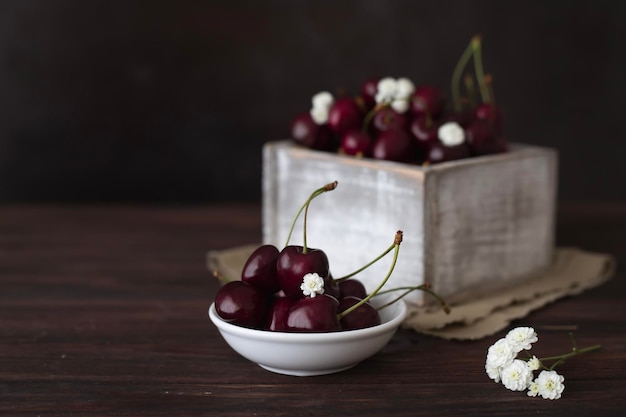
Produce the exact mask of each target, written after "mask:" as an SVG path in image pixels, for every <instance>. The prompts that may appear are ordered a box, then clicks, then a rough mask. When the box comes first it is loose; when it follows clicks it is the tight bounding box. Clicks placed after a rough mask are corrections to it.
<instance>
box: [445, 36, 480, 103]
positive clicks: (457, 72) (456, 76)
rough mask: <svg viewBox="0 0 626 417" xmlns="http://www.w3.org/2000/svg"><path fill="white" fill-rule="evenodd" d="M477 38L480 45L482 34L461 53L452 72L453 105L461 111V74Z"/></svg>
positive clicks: (472, 52) (472, 51) (474, 38)
mask: <svg viewBox="0 0 626 417" xmlns="http://www.w3.org/2000/svg"><path fill="white" fill-rule="evenodd" d="M476 39H478V44H479V45H480V36H478V35H476V36H474V37H473V38H472V40H471V42H470V43H469V44H468V45H467V47H466V48H465V50H464V51H463V54H461V57H460V58H459V61H458V62H457V63H456V66H455V67H454V71H453V72H452V83H451V85H450V91H451V93H452V105H453V106H454V110H456V111H457V112H459V111H461V75H462V74H463V69H464V68H465V67H466V66H467V63H468V62H469V60H470V58H471V57H472V55H473V54H474V44H475V41H476Z"/></svg>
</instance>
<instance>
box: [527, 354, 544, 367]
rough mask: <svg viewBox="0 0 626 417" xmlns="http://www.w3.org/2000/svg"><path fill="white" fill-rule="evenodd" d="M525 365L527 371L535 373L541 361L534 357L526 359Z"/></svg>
mask: <svg viewBox="0 0 626 417" xmlns="http://www.w3.org/2000/svg"><path fill="white" fill-rule="evenodd" d="M526 363H527V364H528V369H530V370H531V371H536V370H537V369H539V368H541V361H540V360H539V358H537V357H536V356H534V355H533V357H532V358H530V359H528V362H526Z"/></svg>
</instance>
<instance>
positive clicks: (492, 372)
mask: <svg viewBox="0 0 626 417" xmlns="http://www.w3.org/2000/svg"><path fill="white" fill-rule="evenodd" d="M485 372H487V375H488V376H489V378H491V379H493V380H494V381H496V382H500V375H501V373H502V368H501V367H500V366H493V365H491V364H489V363H486V364H485Z"/></svg>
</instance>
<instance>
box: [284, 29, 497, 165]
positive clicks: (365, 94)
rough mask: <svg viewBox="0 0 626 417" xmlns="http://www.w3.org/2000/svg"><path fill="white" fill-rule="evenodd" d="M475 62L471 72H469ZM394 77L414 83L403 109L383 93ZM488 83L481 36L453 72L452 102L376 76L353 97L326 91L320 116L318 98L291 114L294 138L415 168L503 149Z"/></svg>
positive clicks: (436, 91) (426, 88)
mask: <svg viewBox="0 0 626 417" xmlns="http://www.w3.org/2000/svg"><path fill="white" fill-rule="evenodd" d="M471 59H473V62H474V71H472V72H465V73H464V70H465V67H466V66H467V64H468V63H469V61H470V60H471ZM463 75H464V76H463ZM393 81H402V82H404V85H405V88H406V86H407V85H408V88H409V90H408V95H407V96H406V97H403V98H402V100H404V101H405V103H401V104H402V105H400V106H394V105H393V103H392V102H391V101H390V100H385V99H384V97H381V92H382V91H381V89H382V88H383V86H387V85H388V84H389V82H393ZM475 81H476V82H475ZM491 81H492V77H491V75H489V74H484V71H483V64H482V56H481V39H480V37H478V36H475V37H474V38H472V40H471V42H470V43H469V45H468V46H467V48H466V50H465V51H464V53H463V54H462V56H461V58H460V59H459V62H458V64H457V66H456V67H455V69H454V72H453V75H452V83H451V98H450V99H448V97H447V96H446V94H445V93H444V91H443V90H441V89H440V88H438V87H436V86H434V85H428V84H426V85H417V86H415V85H414V84H413V82H412V81H411V80H409V79H406V78H403V79H398V80H393V79H392V78H390V77H385V78H373V79H370V80H366V81H365V82H364V83H363V84H362V85H361V87H360V91H359V93H358V94H357V95H356V96H342V97H333V96H332V95H331V94H330V93H328V92H324V95H325V98H324V101H325V102H327V104H328V106H329V107H328V109H327V112H325V113H324V114H323V115H322V116H321V117H320V112H319V111H318V109H316V103H315V101H316V100H319V98H320V97H317V98H316V97H315V96H314V98H313V107H312V108H311V110H310V111H309V112H304V113H301V114H298V115H297V116H296V117H295V118H294V119H293V121H292V124H291V138H292V140H293V142H295V143H297V144H299V145H303V146H305V147H308V148H311V149H315V150H322V151H329V152H339V153H342V154H346V155H354V156H357V157H366V158H374V159H382V160H390V161H396V162H403V163H408V164H418V165H427V164H435V163H440V162H445V161H451V160H458V159H463V158H469V157H473V156H481V155H488V154H494V153H500V152H505V151H506V150H507V142H506V140H505V138H504V136H503V125H502V112H501V110H500V109H499V108H498V107H497V106H496V104H495V98H494V94H493V89H492V82H491ZM462 91H463V92H464V94H461V92H462ZM442 130H444V131H448V132H450V131H453V132H454V135H455V137H454V139H453V140H448V139H447V138H444V137H443V136H444V135H445V133H443V132H442Z"/></svg>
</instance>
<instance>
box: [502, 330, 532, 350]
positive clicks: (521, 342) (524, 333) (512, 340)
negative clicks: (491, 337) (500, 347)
mask: <svg viewBox="0 0 626 417" xmlns="http://www.w3.org/2000/svg"><path fill="white" fill-rule="evenodd" d="M505 339H506V340H507V342H509V344H510V345H511V347H512V349H513V351H514V352H516V353H517V352H521V351H522V350H530V348H531V347H532V344H533V343H535V342H536V341H537V340H538V338H537V333H535V329H533V328H532V327H516V328H515V329H512V330H511V331H509V332H508V333H507V335H506V337H505Z"/></svg>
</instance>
